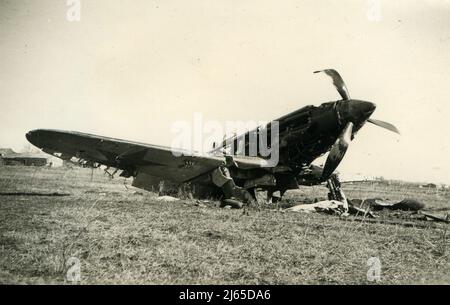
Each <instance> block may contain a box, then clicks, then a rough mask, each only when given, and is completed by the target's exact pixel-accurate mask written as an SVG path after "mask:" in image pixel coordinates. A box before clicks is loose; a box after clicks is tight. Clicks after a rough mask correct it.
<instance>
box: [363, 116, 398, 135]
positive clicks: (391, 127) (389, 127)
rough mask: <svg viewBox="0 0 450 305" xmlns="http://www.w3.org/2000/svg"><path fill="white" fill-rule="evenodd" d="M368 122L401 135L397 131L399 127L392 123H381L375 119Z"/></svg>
mask: <svg viewBox="0 0 450 305" xmlns="http://www.w3.org/2000/svg"><path fill="white" fill-rule="evenodd" d="M367 121H368V122H370V123H372V124H374V125H377V126H380V127H382V128H385V129H387V130H390V131H392V132H395V133H398V134H400V131H399V130H398V129H397V127H395V126H394V125H392V124H391V123H388V122H384V121H380V120H375V119H368V120H367Z"/></svg>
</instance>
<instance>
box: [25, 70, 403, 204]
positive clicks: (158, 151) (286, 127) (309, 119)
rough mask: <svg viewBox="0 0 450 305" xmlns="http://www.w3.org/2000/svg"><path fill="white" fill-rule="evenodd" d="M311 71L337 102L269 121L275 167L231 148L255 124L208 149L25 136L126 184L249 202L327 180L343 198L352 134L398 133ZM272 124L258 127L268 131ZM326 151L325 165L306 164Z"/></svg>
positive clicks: (246, 139)
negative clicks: (341, 176)
mask: <svg viewBox="0 0 450 305" xmlns="http://www.w3.org/2000/svg"><path fill="white" fill-rule="evenodd" d="M317 72H324V73H326V74H327V75H328V76H330V77H331V78H332V80H333V84H334V86H335V87H336V89H337V90H338V92H339V94H340V96H341V97H342V99H340V100H338V101H333V102H327V103H323V104H321V105H320V106H317V107H316V106H312V105H310V106H306V107H303V108H300V109H298V110H296V111H294V112H292V113H289V114H287V115H285V116H282V117H280V118H278V119H276V120H274V121H273V122H277V127H278V138H277V140H278V150H277V153H278V163H277V164H276V165H275V166H266V165H265V164H266V163H265V161H267V160H268V158H269V157H268V156H264V155H261V154H258V155H256V156H242V155H240V154H238V153H237V146H238V145H236V144H237V142H238V140H242V141H243V143H244V148H245V150H249V149H250V138H251V135H252V134H256V137H257V138H260V137H261V135H260V130H261V129H260V128H257V129H256V130H253V131H249V132H247V133H245V134H243V135H240V136H239V137H234V138H232V139H227V140H225V141H223V143H222V145H220V146H219V147H216V148H214V149H213V150H211V151H210V152H209V153H207V154H199V153H195V152H194V153H193V152H186V151H183V150H181V149H180V150H176V151H174V150H173V148H170V147H163V146H156V145H150V144H145V143H138V142H131V141H126V140H120V139H115V138H109V137H103V136H97V135H92V134H86V133H80V132H74V131H62V130H48V129H38V130H33V131H30V132H28V133H27V134H26V138H27V139H28V141H29V142H31V143H32V144H34V145H35V146H37V147H39V148H41V149H42V150H43V151H44V152H46V153H49V154H51V155H53V156H56V157H59V158H61V159H63V160H66V161H67V160H73V159H74V158H75V159H76V162H77V163H78V164H82V165H83V166H90V167H99V166H100V165H104V166H106V167H108V169H109V168H110V167H111V168H114V169H115V171H114V172H113V173H112V174H111V173H110V175H114V174H115V173H116V172H117V171H118V170H120V171H121V173H120V176H122V177H133V178H134V180H133V186H135V187H138V188H142V189H146V190H158V192H160V193H162V192H163V190H162V187H161V185H166V186H167V185H171V186H172V187H174V186H183V185H189V186H190V187H191V189H192V194H193V195H194V197H198V198H204V197H219V198H222V200H235V201H237V202H243V203H251V202H255V200H256V191H257V190H264V191H266V192H267V197H268V198H267V199H268V200H269V201H271V200H272V199H273V200H279V199H281V197H282V196H283V194H284V193H285V192H286V191H287V190H290V189H297V188H298V187H299V185H315V184H321V183H324V182H327V185H328V187H329V189H330V199H336V200H341V201H344V202H346V199H345V195H343V193H342V191H340V189H339V182H338V181H337V179H336V177H335V176H334V175H333V173H334V171H335V170H336V168H337V167H338V165H339V163H340V162H341V160H342V159H343V157H344V155H345V153H346V151H347V148H348V146H349V145H350V142H351V141H352V139H353V138H354V136H355V134H356V133H357V132H358V130H359V129H360V128H361V127H362V126H363V125H364V124H365V123H366V122H369V123H372V124H375V125H377V126H380V127H382V128H385V129H388V130H390V131H393V132H396V133H398V130H397V128H396V127H395V126H393V125H392V124H389V123H386V122H383V121H379V120H375V119H371V118H370V117H371V115H372V113H373V112H374V111H375V108H376V106H375V104H373V103H371V102H367V101H362V100H356V99H351V98H350V95H349V93H348V90H347V88H346V85H345V84H344V81H343V79H342V78H341V76H340V75H339V73H338V72H337V71H335V70H333V69H327V70H322V71H316V72H315V73H317ZM271 126H272V125H271V124H268V125H267V126H262V128H263V129H264V130H265V131H266V132H268V134H269V135H271V132H272V130H271ZM230 146H231V149H230ZM174 152H175V153H176V154H174ZM327 152H329V155H328V157H327V160H326V162H325V165H324V167H318V166H315V165H313V164H312V162H313V161H314V160H315V159H317V158H318V157H320V156H322V155H324V154H325V153H327ZM108 173H109V172H108ZM235 205H236V206H238V207H240V206H241V205H239V204H238V203H236V204H235Z"/></svg>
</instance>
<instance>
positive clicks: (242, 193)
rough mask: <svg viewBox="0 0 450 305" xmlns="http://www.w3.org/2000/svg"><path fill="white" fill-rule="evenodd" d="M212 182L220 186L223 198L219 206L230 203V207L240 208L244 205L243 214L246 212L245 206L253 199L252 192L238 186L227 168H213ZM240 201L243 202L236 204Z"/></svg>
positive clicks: (252, 201) (253, 200)
mask: <svg viewBox="0 0 450 305" xmlns="http://www.w3.org/2000/svg"><path fill="white" fill-rule="evenodd" d="M211 178H212V181H213V183H214V184H215V185H216V186H218V187H220V188H221V190H222V192H223V195H224V199H223V200H222V203H221V206H225V205H230V206H231V207H232V208H241V207H242V206H244V214H245V212H246V209H245V208H246V207H247V205H248V204H250V203H254V202H255V199H254V197H253V196H252V194H251V193H250V192H249V191H247V190H246V189H245V188H242V187H239V186H237V185H236V184H235V183H234V180H233V178H232V177H231V175H230V172H229V171H228V168H226V167H225V166H221V167H219V168H218V169H216V170H214V171H213V172H212V174H211ZM239 202H242V203H243V204H242V205H240V204H238V203H239Z"/></svg>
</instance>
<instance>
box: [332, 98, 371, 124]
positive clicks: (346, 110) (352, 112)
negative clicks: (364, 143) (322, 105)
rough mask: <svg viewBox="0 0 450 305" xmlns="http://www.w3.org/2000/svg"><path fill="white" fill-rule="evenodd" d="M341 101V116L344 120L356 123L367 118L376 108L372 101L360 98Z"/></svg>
mask: <svg viewBox="0 0 450 305" xmlns="http://www.w3.org/2000/svg"><path fill="white" fill-rule="evenodd" d="M343 103H344V104H342V106H341V109H340V110H341V112H340V115H341V117H342V118H343V119H344V120H345V121H346V122H352V123H354V124H356V125H357V124H361V123H362V122H365V121H366V120H367V119H369V117H370V116H371V115H372V113H373V112H374V111H375V108H376V105H375V104H374V103H372V102H366V101H360V100H348V101H344V102H343Z"/></svg>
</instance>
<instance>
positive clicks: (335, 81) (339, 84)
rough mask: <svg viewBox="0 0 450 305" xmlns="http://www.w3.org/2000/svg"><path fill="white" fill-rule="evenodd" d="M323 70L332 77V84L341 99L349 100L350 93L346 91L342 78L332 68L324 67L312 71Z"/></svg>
mask: <svg viewBox="0 0 450 305" xmlns="http://www.w3.org/2000/svg"><path fill="white" fill-rule="evenodd" d="M319 72H324V73H325V74H326V75H328V76H329V77H331V78H332V79H333V85H334V86H335V87H336V89H337V91H338V92H339V94H340V95H341V96H342V99H343V100H349V99H350V94H349V93H348V90H347V87H346V86H345V83H344V80H343V79H342V77H341V75H340V74H339V73H338V72H337V71H336V70H334V69H325V70H319V71H314V73H319Z"/></svg>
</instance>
